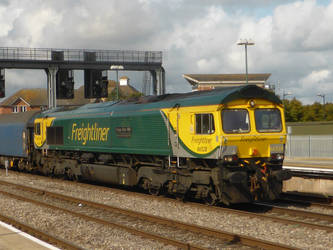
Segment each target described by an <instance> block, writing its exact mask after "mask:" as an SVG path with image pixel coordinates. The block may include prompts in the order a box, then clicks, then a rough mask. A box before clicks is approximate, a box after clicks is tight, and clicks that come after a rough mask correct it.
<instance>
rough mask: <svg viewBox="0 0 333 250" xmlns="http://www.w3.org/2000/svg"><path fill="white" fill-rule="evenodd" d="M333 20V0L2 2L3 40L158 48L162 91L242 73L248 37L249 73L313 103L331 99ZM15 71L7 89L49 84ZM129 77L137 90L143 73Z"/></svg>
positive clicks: (0, 34)
mask: <svg viewBox="0 0 333 250" xmlns="http://www.w3.org/2000/svg"><path fill="white" fill-rule="evenodd" d="M332 19H333V2H332V1H330V2H328V3H326V4H322V3H321V2H320V1H315V0H305V1H294V0H288V1H282V2H279V1H273V0H269V1H267V0H266V1H265V0H251V1H246V2H244V3H243V2H242V3H240V2H239V1H232V0H211V1H201V0H192V1H189V0H172V1H162V0H132V1H131V2H130V3H129V2H127V1H117V0H99V1H89V0H78V1H66V0H58V1H51V0H44V1H41V0H30V1H23V0H11V1H0V25H1V27H2V29H1V31H0V43H1V45H2V46H9V47H16V46H17V47H37V48H38V47H42V48H45V47H46V48H52V47H55V48H72V49H80V48H87V49H124V50H128V49H133V50H161V51H163V55H164V62H163V65H164V68H165V70H166V83H167V91H168V92H184V91H190V85H189V84H188V83H187V82H186V81H185V80H184V79H183V78H182V74H184V73H243V72H245V62H244V58H245V55H244V53H245V52H244V47H243V46H238V45H236V42H237V41H238V40H239V39H240V38H247V39H248V38H251V39H253V40H254V42H255V45H254V46H250V47H249V48H248V66H249V73H272V76H271V78H270V79H269V81H270V82H271V83H275V84H277V83H279V90H278V91H281V90H282V89H284V90H288V91H289V89H290V90H293V89H295V90H296V91H293V92H294V95H295V97H297V98H299V99H302V98H303V100H306V102H311V101H315V100H316V96H315V94H314V92H315V93H317V92H319V91H324V90H327V92H326V93H327V95H331V96H333V90H332V89H331V87H330V86H331V85H330V83H332V82H333V74H331V72H333V66H332V63H331V58H332V56H333V32H331V27H330V26H331V23H332V21H333V20H332ZM12 72H14V71H9V72H8V74H7V75H6V81H7V84H6V86H7V89H8V90H10V91H11V92H13V91H12V90H11V89H12V87H13V86H14V85H15V86H22V87H23V86H27V82H26V81H27V79H28V78H29V77H31V78H32V79H33V80H32V81H29V80H28V81H29V82H30V83H31V84H32V85H33V86H34V84H33V83H32V82H38V81H39V83H38V84H39V85H42V84H44V85H45V86H46V83H45V79H46V78H45V77H44V73H41V74H40V75H38V74H37V75H38V77H37V78H36V77H35V76H34V74H32V73H28V72H29V71H28V70H26V71H15V74H14V73H12ZM325 72H329V73H327V75H326V76H325ZM12 74H14V75H13V76H12ZM19 75H22V76H20V77H19ZM131 75H132V76H131V82H132V83H135V84H134V85H135V86H136V87H138V88H140V87H141V81H142V74H137V77H135V76H134V75H133V74H131ZM323 76H325V78H320V77H323ZM317 78H318V79H319V78H320V79H321V80H319V81H318V79H317ZM79 79H82V77H81V78H80V77H79ZM315 82H317V83H318V84H315ZM312 83H313V84H312ZM310 87H313V88H314V89H312V90H311V89H310Z"/></svg>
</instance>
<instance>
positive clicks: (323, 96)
mask: <svg viewBox="0 0 333 250" xmlns="http://www.w3.org/2000/svg"><path fill="white" fill-rule="evenodd" d="M317 96H319V97H321V98H323V112H324V119H326V112H325V94H318V95H317Z"/></svg>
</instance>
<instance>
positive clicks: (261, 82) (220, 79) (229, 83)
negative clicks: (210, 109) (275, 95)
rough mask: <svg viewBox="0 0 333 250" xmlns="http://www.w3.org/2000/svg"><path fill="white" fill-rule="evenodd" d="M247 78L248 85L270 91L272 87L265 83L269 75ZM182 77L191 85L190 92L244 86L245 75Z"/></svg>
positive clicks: (252, 75)
mask: <svg viewBox="0 0 333 250" xmlns="http://www.w3.org/2000/svg"><path fill="white" fill-rule="evenodd" d="M247 76H248V77H247V79H248V80H247V82H248V84H253V85H257V86H258V87H262V88H270V89H272V86H271V85H269V84H268V83H267V80H268V78H269V77H270V76H271V74H269V73H268V74H248V75H247ZM183 77H184V78H185V79H186V80H187V81H188V82H189V83H190V84H191V85H192V91H202V90H211V89H215V88H223V87H235V86H242V85H245V84H246V75H245V74H184V75H183Z"/></svg>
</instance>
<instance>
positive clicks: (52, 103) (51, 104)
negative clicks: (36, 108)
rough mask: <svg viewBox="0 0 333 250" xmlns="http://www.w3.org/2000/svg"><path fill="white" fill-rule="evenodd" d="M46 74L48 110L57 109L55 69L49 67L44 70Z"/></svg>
mask: <svg viewBox="0 0 333 250" xmlns="http://www.w3.org/2000/svg"><path fill="white" fill-rule="evenodd" d="M45 71H46V74H47V100H48V103H47V105H48V109H53V108H56V107H57V91H56V85H57V78H56V76H57V72H58V68H57V67H50V68H47V69H46V70H45Z"/></svg>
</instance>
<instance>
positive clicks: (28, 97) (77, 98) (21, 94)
mask: <svg viewBox="0 0 333 250" xmlns="http://www.w3.org/2000/svg"><path fill="white" fill-rule="evenodd" d="M115 88H116V82H115V81H111V80H109V84H108V92H109V94H110V93H111V92H112V91H113V90H114V89H115ZM119 92H120V93H121V94H122V95H123V96H131V95H134V94H137V93H139V92H138V91H137V90H136V89H135V88H134V87H132V86H130V85H127V86H119ZM18 100H22V101H24V102H25V103H26V104H27V105H29V106H31V107H36V106H47V103H48V100H47V90H46V89H43V88H34V89H21V90H18V91H17V92H15V93H14V94H13V95H11V96H9V97H7V98H6V99H5V100H3V101H2V102H1V103H0V106H5V107H6V106H7V107H8V106H15V103H16V102H17V101H18ZM93 101H94V100H90V99H85V98H84V86H81V87H79V88H78V89H75V90H74V99H58V100H57V106H80V105H83V104H87V103H91V102H93Z"/></svg>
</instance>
